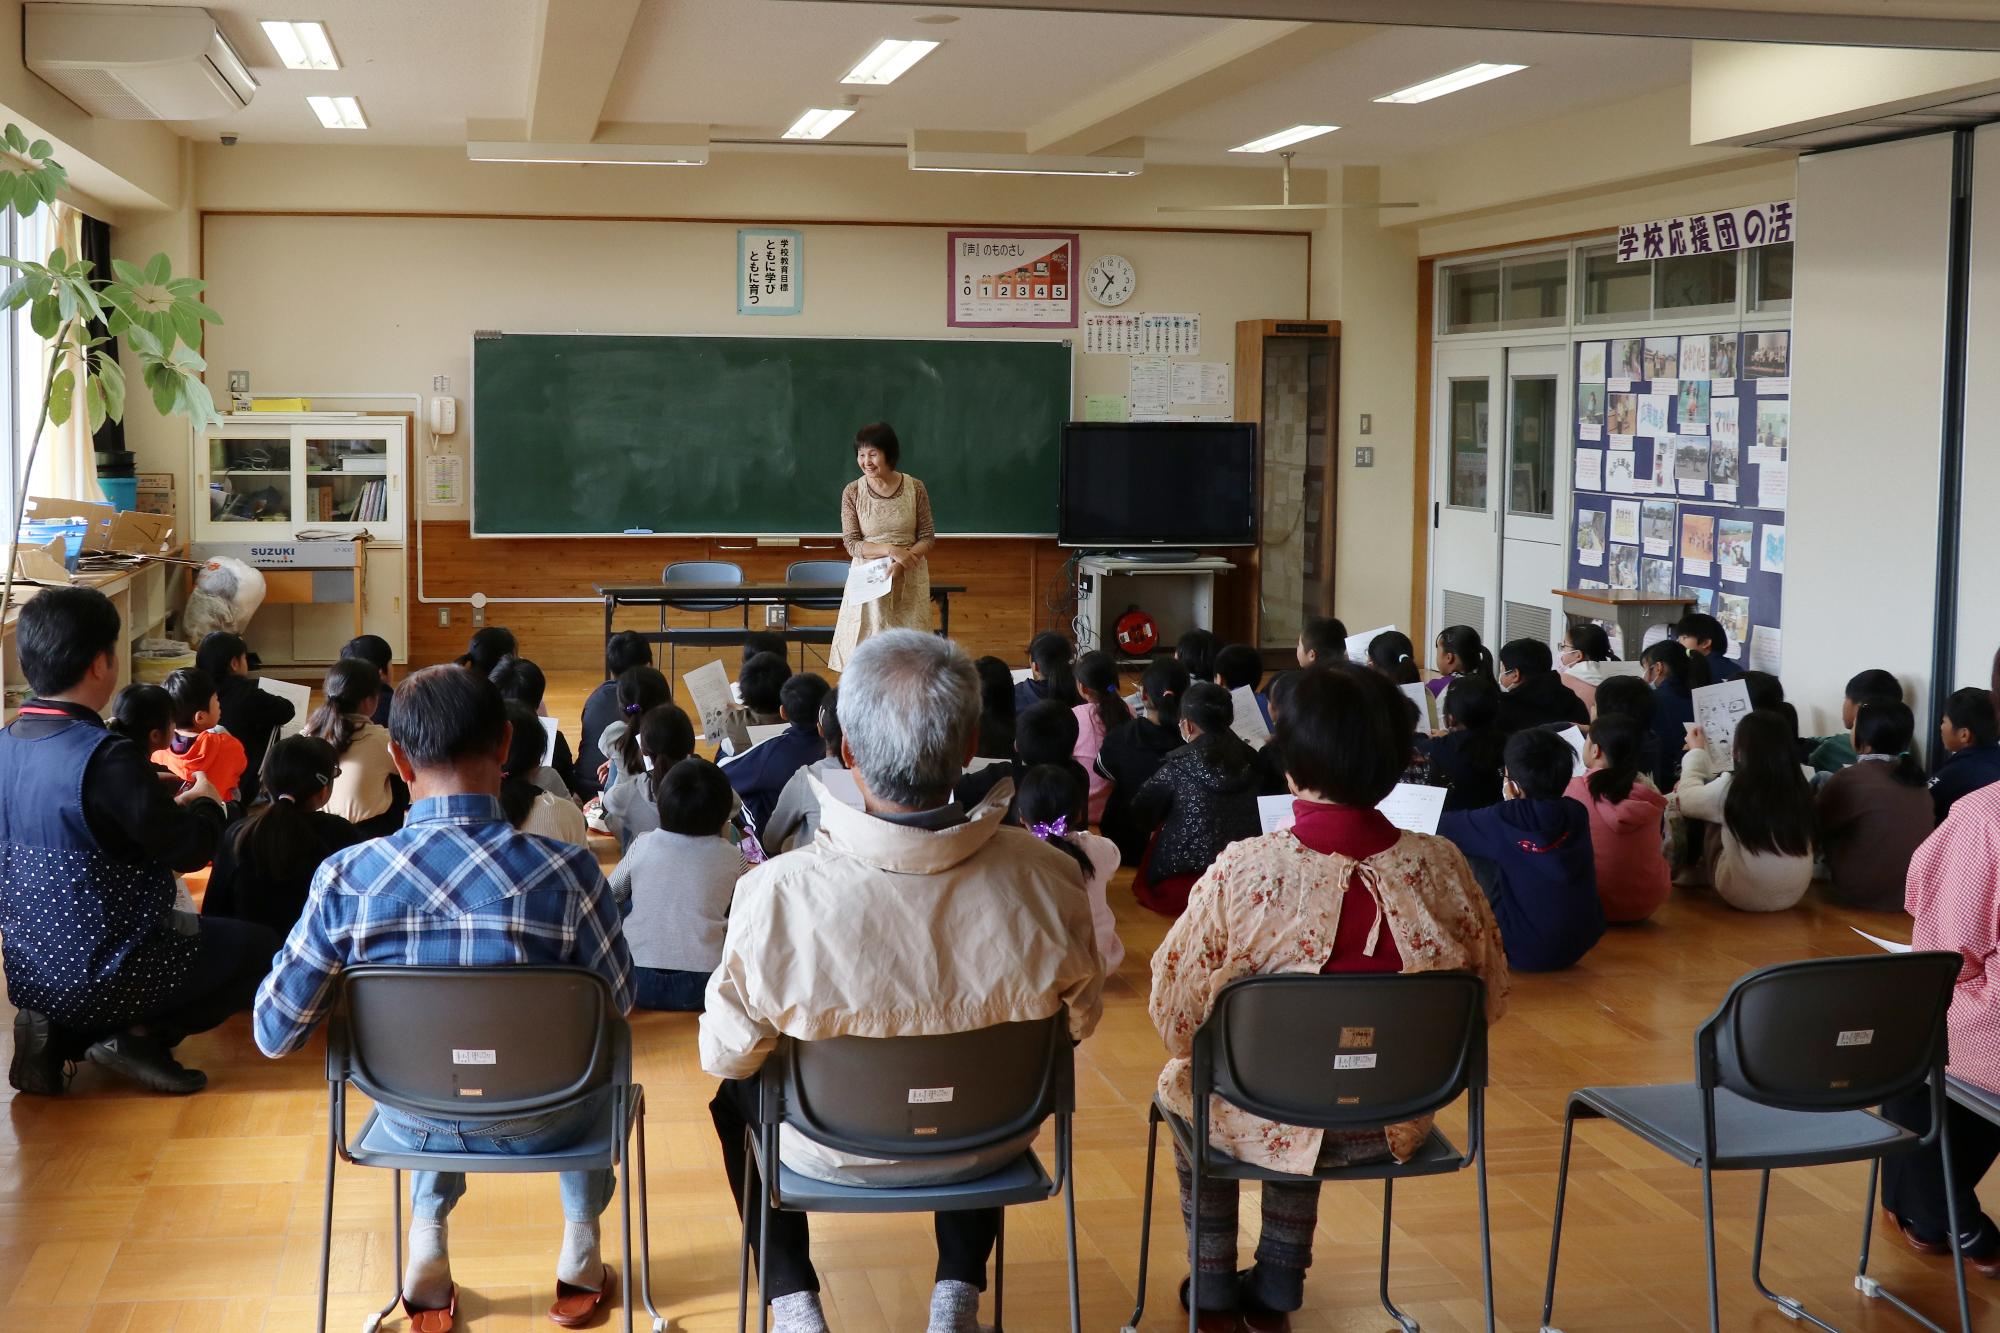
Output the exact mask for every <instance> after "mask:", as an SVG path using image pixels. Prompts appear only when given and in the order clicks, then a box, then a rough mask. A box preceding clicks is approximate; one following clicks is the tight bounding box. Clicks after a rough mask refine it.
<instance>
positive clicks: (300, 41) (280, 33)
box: [263, 19, 340, 69]
mask: <svg viewBox="0 0 2000 1333" xmlns="http://www.w3.org/2000/svg"><path fill="white" fill-rule="evenodd" d="M263 27H264V35H265V36H266V37H268V38H270V40H271V49H272V50H274V51H276V52H277V53H278V59H279V60H282V61H283V62H284V63H285V68H286V69H339V68H340V57H339V56H336V55H335V54H334V53H333V43H332V42H330V41H328V40H327V37H326V25H325V24H324V23H313V22H302V23H295V22H293V21H291V20H290V19H265V20H264V24H263Z"/></svg>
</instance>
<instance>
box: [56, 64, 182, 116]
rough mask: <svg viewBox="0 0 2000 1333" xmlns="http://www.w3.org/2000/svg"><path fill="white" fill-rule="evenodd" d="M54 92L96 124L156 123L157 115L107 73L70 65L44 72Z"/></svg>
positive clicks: (114, 76)
mask: <svg viewBox="0 0 2000 1333" xmlns="http://www.w3.org/2000/svg"><path fill="white" fill-rule="evenodd" d="M42 77H43V78H44V79H47V80H48V81H49V82H50V83H53V84H54V85H55V86H56V89H57V91H59V92H61V93H62V95H63V96H65V97H67V98H69V100H70V101H72V102H75V103H76V104H77V105H78V106H80V107H83V108H84V109H86V110H88V111H89V112H90V114H91V115H93V116H96V117H97V118H99V119H100V120H158V119H160V114H159V112H157V111H155V110H153V108H152V107H150V106H148V105H147V104H146V103H145V102H143V101H141V100H140V99H139V98H138V96H137V95H135V94H134V93H133V92H132V90H131V89H130V88H127V87H126V86H125V84H124V81H123V80H121V79H120V78H119V77H118V76H117V75H115V74H113V73H111V72H110V71H109V70H104V69H92V68H90V67H89V66H85V65H73V66H70V67H68V68H66V69H61V70H52V71H48V72H45V73H44V74H43V75H42Z"/></svg>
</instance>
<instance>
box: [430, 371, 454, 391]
mask: <svg viewBox="0 0 2000 1333" xmlns="http://www.w3.org/2000/svg"><path fill="white" fill-rule="evenodd" d="M431 392H432V393H450V392H451V376H449V375H433V376H431Z"/></svg>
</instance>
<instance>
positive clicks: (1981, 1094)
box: [1944, 1074, 2000, 1125]
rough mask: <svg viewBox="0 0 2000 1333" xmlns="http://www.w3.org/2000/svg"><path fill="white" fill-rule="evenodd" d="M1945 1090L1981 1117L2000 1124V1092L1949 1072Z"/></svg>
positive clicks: (1949, 1095)
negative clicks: (1969, 1081)
mask: <svg viewBox="0 0 2000 1333" xmlns="http://www.w3.org/2000/svg"><path fill="white" fill-rule="evenodd" d="M1944 1091H1945V1095H1946V1096H1947V1097H1950V1098H1951V1099H1952V1100H1953V1101H1955V1102H1957V1103H1958V1104H1959V1105H1960V1106H1963V1107H1964V1108H1965V1109H1966V1110H1968V1111H1970V1112H1972V1113H1973V1114H1974V1115H1976V1116H1978V1117H1979V1118H1980V1119H1982V1120H1990V1121H1992V1122H1993V1123H1994V1124H1996V1125H2000V1092H1995V1091H1993V1090H1992V1089H1991V1088H1982V1087H1980V1086H1979V1085H1978V1084H1977V1083H1967V1082H1966V1081H1965V1080H1964V1079H1962V1078H1955V1077H1953V1076H1952V1075H1949V1074H1947V1075H1946V1076H1945V1080H1944Z"/></svg>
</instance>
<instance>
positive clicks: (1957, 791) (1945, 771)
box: [1931, 686, 2000, 824]
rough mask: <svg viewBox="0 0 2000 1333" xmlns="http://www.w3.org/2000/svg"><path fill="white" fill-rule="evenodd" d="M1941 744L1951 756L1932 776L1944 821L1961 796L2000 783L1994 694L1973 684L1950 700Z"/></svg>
mask: <svg viewBox="0 0 2000 1333" xmlns="http://www.w3.org/2000/svg"><path fill="white" fill-rule="evenodd" d="M1938 744H1940V745H1941V746H1943V747H1944V751H1945V753H1946V754H1948V755H1950V756H1951V757H1950V758H1949V759H1947V760H1945V761H1944V763H1942V764H1940V765H1939V766H1938V771H1937V776H1936V777H1934V778H1932V779H1931V807H1932V812H1933V813H1934V815H1935V816H1936V818H1937V822H1938V823H1940V824H1942V823H1944V817H1945V816H1946V815H1948V814H1950V813H1951V807H1952V806H1953V805H1954V804H1955V803H1956V802H1957V801H1958V799H1959V798H1960V797H1961V796H1970V795H1972V793H1974V792H1976V791H1978V790H1979V789H1980V788H1981V787H1985V786H1990V785H1991V784H1992V783H1995V782H2000V715H1996V714H1995V712H1994V710H1993V695H1992V694H1991V693H1990V692H1989V691H1986V690H1982V689H1980V688H1978V687H1977V686H1971V687H1968V688H1966V689H1963V690H1959V691H1958V692H1957V693H1955V694H1953V695H1952V696H1951V698H1949V699H1947V700H1946V701H1945V705H1944V719H1943V721H1941V722H1940V723H1939V724H1938Z"/></svg>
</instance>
